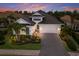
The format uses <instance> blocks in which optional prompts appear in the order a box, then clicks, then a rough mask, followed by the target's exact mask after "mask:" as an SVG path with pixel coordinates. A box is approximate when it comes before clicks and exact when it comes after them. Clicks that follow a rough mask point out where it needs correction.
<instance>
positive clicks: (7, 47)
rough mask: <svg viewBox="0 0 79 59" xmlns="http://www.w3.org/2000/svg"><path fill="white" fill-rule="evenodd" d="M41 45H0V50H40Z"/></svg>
mask: <svg viewBox="0 0 79 59" xmlns="http://www.w3.org/2000/svg"><path fill="white" fill-rule="evenodd" d="M40 48H41V44H40V43H29V44H23V45H9V44H5V45H0V49H22V50H40Z"/></svg>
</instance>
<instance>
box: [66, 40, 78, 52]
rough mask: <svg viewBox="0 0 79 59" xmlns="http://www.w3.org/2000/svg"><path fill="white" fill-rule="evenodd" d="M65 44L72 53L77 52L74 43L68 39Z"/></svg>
mask: <svg viewBox="0 0 79 59" xmlns="http://www.w3.org/2000/svg"><path fill="white" fill-rule="evenodd" d="M66 44H67V46H68V47H69V49H71V50H72V51H77V47H76V45H75V43H74V42H73V41H72V40H70V39H68V40H67V41H66Z"/></svg>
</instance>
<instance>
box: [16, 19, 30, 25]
mask: <svg viewBox="0 0 79 59" xmlns="http://www.w3.org/2000/svg"><path fill="white" fill-rule="evenodd" d="M16 22H17V23H19V24H30V23H29V22H28V21H25V20H24V19H22V18H20V19H18V20H17V21H16Z"/></svg>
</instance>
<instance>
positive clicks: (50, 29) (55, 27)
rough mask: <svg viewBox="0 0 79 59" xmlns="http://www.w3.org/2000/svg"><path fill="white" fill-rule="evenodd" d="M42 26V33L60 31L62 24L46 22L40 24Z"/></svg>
mask: <svg viewBox="0 0 79 59" xmlns="http://www.w3.org/2000/svg"><path fill="white" fill-rule="evenodd" d="M39 26H40V33H58V28H59V27H60V25H58V24H54V25H53V24H45V25H39Z"/></svg>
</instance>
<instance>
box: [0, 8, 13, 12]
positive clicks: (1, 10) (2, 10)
mask: <svg viewBox="0 0 79 59" xmlns="http://www.w3.org/2000/svg"><path fill="white" fill-rule="evenodd" d="M5 11H14V9H11V8H0V12H5Z"/></svg>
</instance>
